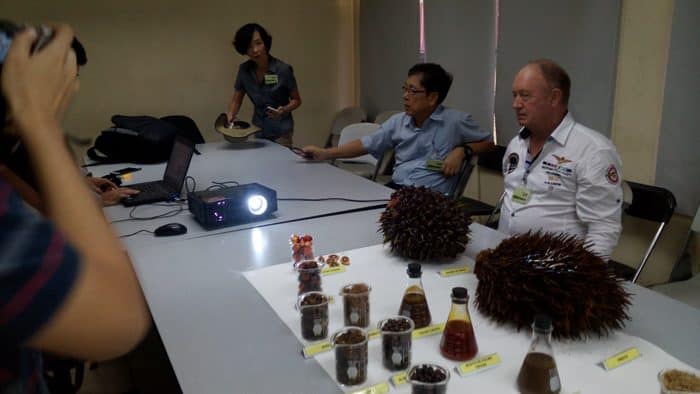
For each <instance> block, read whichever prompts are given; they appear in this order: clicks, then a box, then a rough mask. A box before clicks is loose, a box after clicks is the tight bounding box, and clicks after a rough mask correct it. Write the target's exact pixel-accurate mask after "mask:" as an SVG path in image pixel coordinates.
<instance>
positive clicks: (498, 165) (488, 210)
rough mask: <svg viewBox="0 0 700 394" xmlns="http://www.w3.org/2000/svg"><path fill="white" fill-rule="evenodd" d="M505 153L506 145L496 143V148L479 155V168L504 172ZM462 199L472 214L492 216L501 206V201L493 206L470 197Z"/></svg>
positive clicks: (499, 172)
mask: <svg viewBox="0 0 700 394" xmlns="http://www.w3.org/2000/svg"><path fill="white" fill-rule="evenodd" d="M505 153H506V147H505V146H501V145H496V148H495V149H494V150H492V151H490V152H487V153H482V154H480V155H478V159H477V164H478V166H479V168H484V169H487V170H490V171H495V172H497V173H498V174H502V172H503V156H504V155H505ZM465 186H466V185H465ZM461 200H462V201H463V202H464V203H465V205H466V207H467V211H468V212H469V215H471V216H486V215H490V216H489V217H490V218H491V217H493V215H494V214H495V212H496V211H497V208H498V207H499V206H500V203H499V204H497V205H496V206H493V205H491V204H488V203H485V202H483V201H479V200H476V199H473V198H469V197H461ZM487 223H488V222H487Z"/></svg>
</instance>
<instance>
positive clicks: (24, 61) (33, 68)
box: [2, 25, 78, 135]
mask: <svg viewBox="0 0 700 394" xmlns="http://www.w3.org/2000/svg"><path fill="white" fill-rule="evenodd" d="M53 29H54V38H53V39H52V40H51V42H49V44H48V45H47V46H46V47H45V48H44V49H42V50H41V51H39V52H37V53H36V54H34V55H31V54H30V48H31V45H32V42H33V41H34V40H35V39H36V31H35V30H34V29H25V30H23V31H21V32H19V33H17V34H16V35H15V37H14V38H13V40H12V46H11V47H10V50H9V52H8V54H7V57H6V58H5V62H4V66H3V72H2V90H3V92H4V94H5V97H6V98H7V101H8V104H9V107H10V111H9V112H10V113H12V115H13V119H14V121H15V122H17V123H18V125H20V126H21V127H19V129H20V130H21V133H22V134H23V135H25V134H29V133H46V132H47V128H46V127H45V126H46V125H47V124H55V123H56V121H57V120H58V119H57V118H58V117H59V116H60V112H61V109H62V107H63V106H64V105H65V102H66V101H67V100H68V98H67V97H70V95H72V93H73V92H74V91H75V84H76V83H77V80H76V77H77V75H78V65H77V62H76V58H75V52H73V51H72V50H71V48H70V45H71V42H72V40H73V31H72V30H71V28H70V27H68V26H65V25H59V26H54V27H53ZM53 129H56V130H58V128H53Z"/></svg>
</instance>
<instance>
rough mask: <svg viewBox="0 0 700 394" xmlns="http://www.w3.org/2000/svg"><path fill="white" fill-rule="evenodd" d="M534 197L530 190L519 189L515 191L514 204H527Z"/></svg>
mask: <svg viewBox="0 0 700 394" xmlns="http://www.w3.org/2000/svg"><path fill="white" fill-rule="evenodd" d="M531 196H532V192H530V190H529V189H527V188H525V187H517V188H515V190H513V198H512V200H513V202H514V203H516V204H523V205H525V204H527V202H528V201H530V197H531Z"/></svg>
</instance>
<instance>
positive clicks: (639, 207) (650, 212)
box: [625, 181, 676, 223]
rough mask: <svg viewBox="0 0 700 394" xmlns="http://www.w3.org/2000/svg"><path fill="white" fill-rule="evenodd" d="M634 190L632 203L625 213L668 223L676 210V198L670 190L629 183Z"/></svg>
mask: <svg viewBox="0 0 700 394" xmlns="http://www.w3.org/2000/svg"><path fill="white" fill-rule="evenodd" d="M627 184H628V185H629V187H630V189H631V190H632V203H631V204H630V205H629V206H628V207H627V208H626V209H625V213H626V214H628V215H630V216H634V217H637V218H641V219H646V220H651V221H654V222H658V223H666V222H668V221H669V220H670V219H671V216H673V212H674V211H675V210H676V198H675V197H674V196H673V193H671V192H670V191H669V190H668V189H664V188H663V187H658V186H651V185H644V184H641V183H636V182H629V181H627Z"/></svg>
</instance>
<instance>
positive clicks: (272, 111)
mask: <svg viewBox="0 0 700 394" xmlns="http://www.w3.org/2000/svg"><path fill="white" fill-rule="evenodd" d="M285 112H287V111H285V109H284V106H282V105H280V106H279V107H277V108H272V107H267V110H266V111H265V113H266V114H267V117H268V118H272V119H279V118H280V117H282V115H284V113H285Z"/></svg>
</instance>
